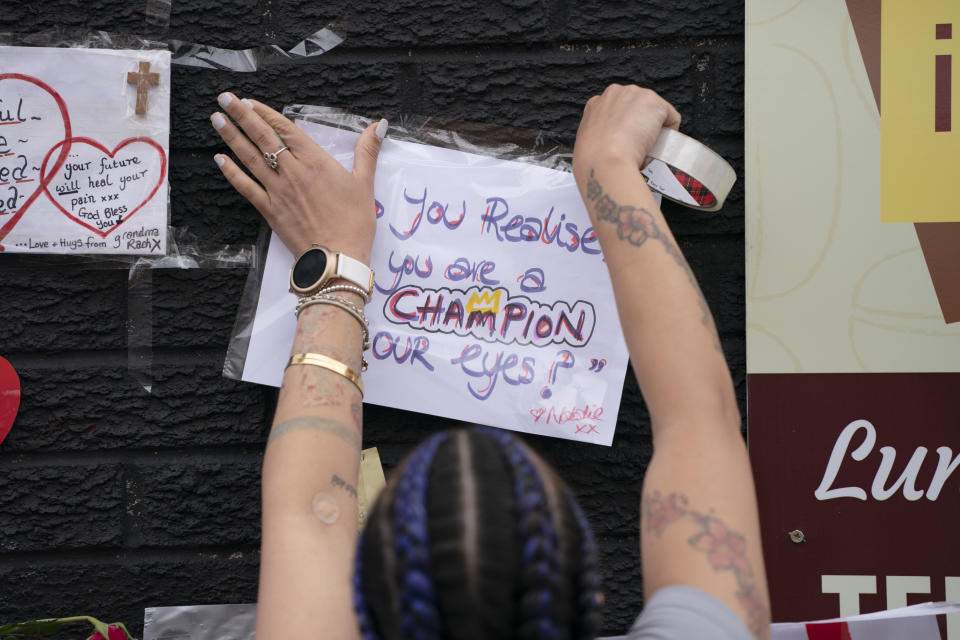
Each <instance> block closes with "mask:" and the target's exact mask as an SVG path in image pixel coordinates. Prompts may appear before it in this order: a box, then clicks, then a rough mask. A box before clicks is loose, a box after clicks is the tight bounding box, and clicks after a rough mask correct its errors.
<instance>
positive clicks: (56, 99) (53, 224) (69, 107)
mask: <svg viewBox="0 0 960 640" xmlns="http://www.w3.org/2000/svg"><path fill="white" fill-rule="evenodd" d="M141 62H148V63H150V65H151V72H156V73H157V74H158V75H159V77H160V81H159V83H158V84H157V85H156V86H152V87H150V89H149V91H150V96H149V108H148V109H147V112H146V113H145V114H136V113H135V110H136V101H137V91H138V88H137V86H136V85H131V84H129V83H128V82H127V74H128V73H129V72H134V71H136V70H137V69H138V68H139V65H140V63H141ZM169 102H170V53H169V52H168V51H156V50H144V51H134V50H104V49H60V48H41V47H0V250H2V251H7V252H31V253H95V254H102V253H113V254H154V255H156V254H163V253H166V238H167V154H168V139H169V131H170V116H169V111H170V110H169Z"/></svg>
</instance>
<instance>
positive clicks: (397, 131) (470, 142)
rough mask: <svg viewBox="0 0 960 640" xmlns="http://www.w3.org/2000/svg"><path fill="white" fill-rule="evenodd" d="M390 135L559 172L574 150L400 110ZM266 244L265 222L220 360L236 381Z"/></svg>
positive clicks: (305, 108) (336, 120)
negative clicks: (223, 355) (401, 112)
mask: <svg viewBox="0 0 960 640" xmlns="http://www.w3.org/2000/svg"><path fill="white" fill-rule="evenodd" d="M283 114H284V115H285V116H287V117H288V118H290V119H292V120H294V121H297V120H302V121H307V122H314V123H318V124H324V125H328V126H332V127H337V128H340V129H345V130H348V131H354V132H361V131H363V130H364V129H366V128H367V126H368V125H369V124H370V123H372V122H374V121H375V120H378V119H379V118H368V117H365V116H360V115H357V114H352V113H349V112H347V111H344V110H342V109H337V108H334V107H325V106H316V105H291V106H287V107H285V108H284V110H283ZM388 135H389V137H390V138H391V139H394V140H404V141H407V142H415V143H419V144H428V145H432V146H436V147H442V148H445V149H455V150H459V151H466V152H469V153H474V154H477V155H482V156H488V157H494V158H500V159H505V160H516V161H520V162H527V163H530V164H535V165H538V166H543V167H547V168H550V169H557V170H560V171H568V172H569V171H572V167H571V161H572V158H573V152H572V149H570V148H569V147H567V146H564V145H563V144H562V143H561V142H560V141H559V139H558V138H556V137H555V136H554V135H552V134H550V133H548V132H544V131H538V130H533V129H523V128H519V127H504V126H498V125H491V124H483V123H476V122H465V121H454V120H444V119H440V118H432V117H429V116H419V115H407V114H401V115H391V116H390V131H389V134H388ZM269 242H270V229H269V227H266V225H264V228H263V232H262V233H261V236H260V239H259V240H258V242H257V248H256V250H255V252H254V254H255V256H256V257H257V259H256V260H255V265H254V267H253V268H252V269H251V271H250V275H249V277H248V279H247V282H246V285H245V287H244V291H243V296H242V299H241V301H240V306H239V308H238V310H237V321H236V324H235V326H234V330H233V334H232V336H231V338H230V344H229V346H228V348H227V355H226V358H225V360H224V364H223V375H224V376H225V377H227V378H231V379H234V380H240V379H241V377H242V375H243V370H244V364H245V362H246V357H247V348H248V346H249V342H250V337H251V335H252V332H253V321H254V317H255V316H256V312H257V302H258V296H259V292H260V286H261V284H262V277H263V268H264V262H263V259H262V257H263V256H265V255H266V253H267V248H268V245H269Z"/></svg>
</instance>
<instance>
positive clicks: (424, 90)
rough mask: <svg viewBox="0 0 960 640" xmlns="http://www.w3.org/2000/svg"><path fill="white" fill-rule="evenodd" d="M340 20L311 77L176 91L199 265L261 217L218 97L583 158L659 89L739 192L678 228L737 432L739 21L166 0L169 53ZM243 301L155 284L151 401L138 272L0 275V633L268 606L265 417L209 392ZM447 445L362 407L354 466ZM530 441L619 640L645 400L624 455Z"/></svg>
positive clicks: (11, 20)
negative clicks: (133, 298) (514, 129)
mask: <svg viewBox="0 0 960 640" xmlns="http://www.w3.org/2000/svg"><path fill="white" fill-rule="evenodd" d="M139 4H140V3H138V2H126V3H119V2H112V1H110V0H83V1H81V0H47V1H46V2H26V1H19V2H17V1H14V2H7V3H4V7H3V11H2V12H0V30H2V31H14V32H24V33H26V32H35V31H41V30H45V29H49V28H51V27H54V26H56V25H63V26H67V27H88V28H99V29H106V30H110V31H118V32H119V31H129V32H139V31H141V30H142V29H143V24H144V23H143V16H142V14H141V13H139V12H138V10H137V7H138V6H139ZM10 5H13V6H10ZM131 6H133V7H135V9H134V10H133V11H131V9H130V7H131ZM347 10H352V14H351V22H350V31H349V37H348V38H347V40H346V41H345V42H344V44H342V45H341V46H340V47H338V48H337V49H335V50H334V51H333V52H331V53H328V54H326V55H323V56H321V57H319V58H314V59H312V60H308V61H304V62H297V63H293V64H289V65H286V66H275V67H272V68H269V69H266V70H264V71H261V72H259V73H251V74H243V73H230V72H218V71H209V70H200V69H192V68H186V67H179V66H177V67H174V70H173V100H172V111H173V113H172V129H171V135H170V143H171V164H170V169H171V170H170V185H171V200H172V223H173V224H174V225H176V226H188V227H189V228H190V230H191V231H192V232H193V233H195V234H196V235H197V236H199V237H200V238H201V239H202V240H203V241H204V242H206V243H208V244H210V245H216V244H222V243H251V242H253V241H254V240H255V238H256V234H257V231H258V228H259V224H260V223H259V218H258V215H257V214H256V212H255V211H254V210H253V209H252V207H250V206H249V205H248V204H246V202H244V201H243V199H242V198H241V197H240V196H238V195H237V194H236V193H234V191H233V190H232V189H231V188H230V187H229V186H228V185H227V183H226V182H225V181H224V180H222V179H221V177H220V174H219V171H218V170H217V169H216V167H215V166H214V163H213V161H212V156H213V154H214V153H216V152H218V151H223V150H224V149H223V148H222V147H221V146H219V145H218V144H217V139H216V137H215V136H214V133H213V130H212V128H211V127H210V124H209V120H208V116H209V114H210V113H211V112H212V111H214V110H215V109H216V108H217V107H216V102H215V97H216V95H217V94H218V93H219V92H221V91H224V90H233V91H235V92H236V93H237V94H239V95H240V96H251V97H256V98H259V99H261V100H264V101H265V102H268V103H270V104H273V105H275V106H280V105H282V104H285V103H295V102H300V103H312V104H328V105H333V106H338V107H342V108H345V109H348V110H350V111H353V112H357V113H364V114H367V115H370V116H380V115H383V116H386V117H388V118H391V117H396V116H397V115H398V114H401V113H415V114H429V115H436V116H441V117H447V118H457V119H466V120H473V121H480V122H489V123H495V124H504V125H513V126H522V127H537V128H543V129H547V130H550V131H552V132H554V133H556V134H558V135H559V136H560V137H561V138H563V139H565V140H567V141H569V142H572V140H573V137H574V134H575V132H576V127H577V123H578V121H579V117H580V112H581V109H582V105H583V103H584V102H585V101H586V100H587V98H589V97H590V96H591V95H593V94H595V93H598V92H600V91H601V90H602V89H603V88H604V86H606V84H608V83H609V82H614V81H616V82H622V83H628V82H637V83H641V84H646V85H649V86H651V87H654V88H656V89H657V90H658V91H660V92H661V93H662V94H663V95H664V96H665V97H666V98H668V99H669V100H671V101H672V102H673V103H674V104H675V105H676V106H677V107H678V108H679V109H680V111H681V112H682V113H683V114H684V120H685V123H684V126H683V128H684V130H685V131H687V132H688V133H691V134H692V135H695V136H697V137H699V138H701V139H702V140H704V141H705V142H707V143H708V144H710V145H711V146H713V147H714V148H716V149H717V150H718V151H720V152H721V153H722V154H723V155H724V156H726V157H727V158H729V159H730V160H731V162H732V163H733V164H734V166H735V167H736V168H737V170H738V173H739V174H740V176H741V180H740V181H739V182H738V184H737V186H736V187H735V189H734V192H733V194H732V195H731V197H730V198H729V200H728V202H727V205H726V207H725V208H724V210H723V211H722V212H721V213H718V214H696V213H692V212H690V211H688V210H685V209H682V208H680V207H676V206H672V205H670V204H667V205H665V207H664V210H665V213H666V215H667V218H668V220H669V221H670V224H671V225H672V227H673V229H674V231H675V233H676V234H677V236H678V239H679V242H680V245H681V247H682V248H683V249H684V251H685V252H686V253H687V255H688V258H689V260H690V263H691V265H692V267H693V269H694V271H696V273H697V275H698V277H699V278H700V280H701V283H702V285H703V290H704V293H705V295H706V297H707V298H708V300H709V302H710V304H711V306H712V307H713V310H714V313H715V315H716V316H717V323H718V325H719V327H720V330H721V333H722V338H723V345H724V349H725V351H726V353H727V354H728V357H729V358H730V362H731V366H732V368H733V373H734V380H735V383H736V385H737V393H738V397H739V398H740V401H741V409H743V408H744V407H743V404H744V393H745V384H744V381H745V356H744V338H743V332H744V296H743V278H744V273H743V249H744V247H743V202H744V199H743V181H742V167H743V117H742V114H743V26H742V25H743V2H742V0H633V1H628V2H622V1H614V0H583V1H581V2H574V1H573V0H486V1H485V0H396V1H395V2H391V3H381V2H376V1H373V0H327V1H325V2H319V1H317V0H290V1H287V2H281V1H273V0H174V2H173V14H172V19H171V25H170V37H173V38H178V39H181V40H185V41H193V42H203V43H210V44H215V45H218V46H222V47H231V48H244V47H248V46H251V45H254V44H259V43H264V42H269V43H276V44H279V45H281V46H284V47H290V46H292V45H293V44H295V43H296V42H298V41H299V40H300V39H301V37H302V36H304V35H306V32H308V31H312V30H314V29H316V28H319V27H320V26H322V25H324V24H326V23H327V22H329V21H330V20H332V19H334V18H337V17H339V16H341V15H343V14H344V13H345V12H346V11H347ZM245 275H246V274H245V273H244V272H243V271H242V270H203V269H201V270H194V271H157V272H155V273H154V275H153V327H152V330H153V339H154V344H153V347H154V350H153V353H154V366H153V378H154V381H153V393H152V394H147V393H146V392H145V391H144V390H143V388H142V387H141V386H140V385H139V384H138V383H137V382H136V380H134V379H133V377H131V375H130V374H129V373H128V370H127V350H126V348H127V314H128V300H127V295H128V294H127V274H126V272H124V271H121V270H104V269H87V268H79V267H70V268H49V267H39V266H38V267H31V268H24V267H22V266H17V265H16V264H15V263H14V262H13V261H11V260H10V259H9V257H3V256H0V313H2V315H0V355H3V356H5V357H7V358H8V359H9V360H10V361H11V362H12V363H13V365H14V367H15V368H16V369H17V370H18V372H19V373H20V376H21V379H22V383H23V396H22V406H21V410H20V415H19V417H18V418H17V421H16V424H15V425H14V428H13V430H12V431H11V433H10V436H9V437H8V438H7V440H6V441H5V442H4V443H3V444H2V445H0V621H11V620H17V619H27V618H36V617H47V616H55V615H76V614H91V615H95V616H98V617H100V618H102V619H109V620H124V621H126V623H127V624H128V625H130V628H131V629H132V630H133V631H134V632H135V633H136V634H140V633H141V632H142V616H143V608H144V607H146V606H161V605H173V604H201V603H236V602H252V601H254V600H255V599H256V582H257V563H258V546H259V503H258V501H259V495H258V494H259V479H258V474H259V465H260V461H261V455H262V449H263V444H264V442H265V436H266V430H267V424H268V421H269V419H270V416H271V411H272V408H273V404H274V402H275V392H274V391H272V390H269V389H266V388H262V387H258V386H254V385H248V384H241V383H238V382H234V381H231V380H227V379H224V378H222V377H221V375H220V369H221V366H222V363H223V356H224V351H225V348H226V344H227V340H228V338H229V334H230V331H231V328H232V325H233V319H234V315H235V311H236V305H237V301H238V298H239V295H240V293H241V291H242V287H243V281H244V278H245ZM442 424H443V421H442V420H440V419H437V418H433V417H427V416H421V415H417V414H413V413H408V412H403V411H396V410H390V409H385V408H382V407H376V406H367V407H366V415H365V441H366V443H367V444H368V445H376V446H378V447H379V449H380V452H381V457H382V459H383V462H384V465H385V467H386V470H387V471H388V472H389V470H390V469H391V468H392V467H394V466H395V464H396V463H397V461H398V460H399V459H400V458H401V457H402V456H403V455H404V454H405V453H406V452H407V451H409V449H410V448H411V447H412V446H413V445H414V443H416V442H417V441H419V440H420V439H421V438H422V437H424V436H425V435H426V434H428V433H430V432H431V431H433V430H434V429H436V428H439V427H440V426H442ZM528 440H529V441H531V442H532V443H533V445H534V446H535V447H536V448H537V449H538V450H540V451H541V452H542V453H543V454H544V455H545V456H546V457H547V458H548V459H549V460H550V461H551V462H553V463H554V464H555V465H556V466H557V467H558V468H559V469H560V471H561V473H562V474H563V476H564V477H565V478H566V479H567V480H568V481H569V483H570V484H571V485H572V486H573V488H574V490H575V491H576V493H577V495H578V496H579V497H580V499H581V501H582V502H583V504H584V505H585V507H586V510H587V513H588V515H589V517H590V519H591V521H592V522H593V525H594V527H595V529H596V532H597V534H598V536H599V539H600V544H601V549H602V561H603V573H604V577H605V585H606V591H607V607H606V617H605V624H604V631H605V632H607V633H619V632H622V631H624V630H625V629H626V628H627V626H628V625H629V624H630V621H631V619H632V618H633V616H634V615H635V614H636V613H637V612H638V611H639V609H640V607H641V605H642V602H643V591H642V583H641V580H640V573H639V564H638V553H637V547H638V543H637V499H638V495H639V488H640V483H641V480H642V478H643V472H644V468H645V465H646V461H647V460H648V459H649V455H650V451H651V445H650V432H649V424H648V417H647V414H646V410H645V407H644V405H643V402H642V400H641V398H640V394H639V392H638V390H637V386H636V383H635V382H634V381H633V379H632V377H631V376H629V375H628V379H627V384H626V387H625V391H624V399H623V405H622V408H621V410H620V416H619V420H618V426H617V437H616V440H615V442H614V446H613V447H612V448H605V447H596V446H584V445H577V444H574V443H571V442H567V441H561V440H551V439H544V438H535V437H531V438H528Z"/></svg>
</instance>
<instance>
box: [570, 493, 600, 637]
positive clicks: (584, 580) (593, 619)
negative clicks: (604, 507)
mask: <svg viewBox="0 0 960 640" xmlns="http://www.w3.org/2000/svg"><path fill="white" fill-rule="evenodd" d="M565 493H566V496H567V504H568V505H569V506H570V510H571V511H572V512H573V516H574V518H575V519H576V521H577V526H578V527H579V529H580V556H579V557H580V563H579V567H578V571H577V577H576V582H577V597H576V606H577V613H578V614H579V615H578V616H577V620H578V623H577V634H576V636H575V637H576V638H577V640H594V637H595V635H596V632H597V629H599V628H600V603H601V598H602V595H601V590H600V572H599V570H598V568H597V542H596V539H595V538H594V537H593V529H591V528H590V523H589V522H588V521H587V517H586V516H585V515H584V514H583V509H581V508H580V505H579V504H578V503H577V499H576V498H575V497H574V495H573V492H572V491H570V489H569V488H568V489H566V490H565Z"/></svg>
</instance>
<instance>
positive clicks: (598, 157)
mask: <svg viewBox="0 0 960 640" xmlns="http://www.w3.org/2000/svg"><path fill="white" fill-rule="evenodd" d="M679 126H680V113H679V112H677V110H676V109H674V108H673V105H671V104H670V103H669V102H667V101H666V100H664V99H663V98H661V97H660V96H659V95H657V93H656V92H654V91H652V90H650V89H643V88H641V87H638V86H636V85H630V86H623V85H619V84H612V85H610V86H609V87H607V88H606V90H605V91H604V92H603V94H602V95H599V96H594V97H592V98H590V99H589V100H588V101H587V104H586V106H585V107H584V109H583V119H582V120H581V121H580V128H579V129H578V130H577V143H576V145H575V147H574V150H573V174H574V177H576V179H577V183H579V184H583V183H585V182H586V180H587V179H588V178H589V176H590V170H591V169H601V168H605V167H608V166H612V165H624V164H626V165H628V166H632V167H636V169H637V171H639V170H640V168H641V167H643V166H644V164H645V161H646V158H647V152H648V151H650V149H651V148H652V147H653V144H654V143H655V142H656V141H657V136H659V135H660V130H661V129H663V128H664V127H670V128H671V129H677V128H678V127H679Z"/></svg>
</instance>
